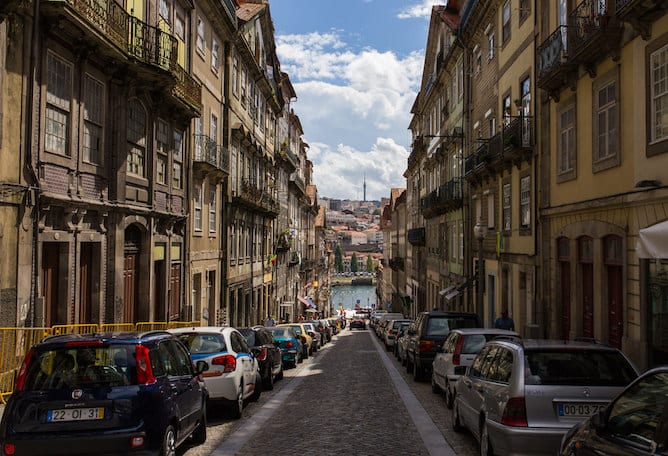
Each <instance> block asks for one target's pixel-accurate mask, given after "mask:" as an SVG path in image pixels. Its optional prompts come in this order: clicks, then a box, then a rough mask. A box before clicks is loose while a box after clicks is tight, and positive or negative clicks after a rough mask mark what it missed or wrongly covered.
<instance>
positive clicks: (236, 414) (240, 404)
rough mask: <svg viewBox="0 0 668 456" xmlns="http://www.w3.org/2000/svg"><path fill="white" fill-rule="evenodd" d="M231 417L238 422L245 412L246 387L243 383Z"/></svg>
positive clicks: (233, 405) (233, 404)
mask: <svg viewBox="0 0 668 456" xmlns="http://www.w3.org/2000/svg"><path fill="white" fill-rule="evenodd" d="M230 411H231V415H232V418H234V419H235V420H238V419H239V418H241V414H242V413H243V411H244V385H243V382H242V383H241V385H239V390H238V391H237V400H236V401H234V402H233V403H232V409H231V410H230Z"/></svg>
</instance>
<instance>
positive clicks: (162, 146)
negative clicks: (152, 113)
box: [155, 119, 169, 185]
mask: <svg viewBox="0 0 668 456" xmlns="http://www.w3.org/2000/svg"><path fill="white" fill-rule="evenodd" d="M168 130H169V125H167V122H165V121H163V120H160V119H158V122H157V125H156V132H155V150H156V154H157V155H156V164H155V178H156V180H157V182H158V183H159V184H163V185H165V184H167V160H168V156H167V151H168V149H169V144H168V143H167V138H168V137H169V136H168V133H167V131H168Z"/></svg>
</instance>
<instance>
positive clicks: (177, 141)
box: [172, 129, 184, 190]
mask: <svg viewBox="0 0 668 456" xmlns="http://www.w3.org/2000/svg"><path fill="white" fill-rule="evenodd" d="M172 140H173V147H172V188H173V189H176V190H183V154H184V141H183V132H182V131H181V130H177V129H174V130H173V134H172Z"/></svg>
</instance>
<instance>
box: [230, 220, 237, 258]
mask: <svg viewBox="0 0 668 456" xmlns="http://www.w3.org/2000/svg"><path fill="white" fill-rule="evenodd" d="M236 231H237V229H236V222H235V223H233V224H232V225H230V261H236V259H237V243H236Z"/></svg>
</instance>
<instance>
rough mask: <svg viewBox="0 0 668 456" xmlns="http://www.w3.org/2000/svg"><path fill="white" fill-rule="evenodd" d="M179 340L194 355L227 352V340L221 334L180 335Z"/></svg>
mask: <svg viewBox="0 0 668 456" xmlns="http://www.w3.org/2000/svg"><path fill="white" fill-rule="evenodd" d="M179 339H181V342H183V343H184V344H185V346H186V347H188V350H190V353H192V354H193V355H202V354H205V355H206V354H211V353H220V352H224V351H227V346H226V344H225V339H224V338H223V336H222V335H220V334H205V333H202V334H197V333H188V334H180V335H179Z"/></svg>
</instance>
